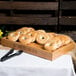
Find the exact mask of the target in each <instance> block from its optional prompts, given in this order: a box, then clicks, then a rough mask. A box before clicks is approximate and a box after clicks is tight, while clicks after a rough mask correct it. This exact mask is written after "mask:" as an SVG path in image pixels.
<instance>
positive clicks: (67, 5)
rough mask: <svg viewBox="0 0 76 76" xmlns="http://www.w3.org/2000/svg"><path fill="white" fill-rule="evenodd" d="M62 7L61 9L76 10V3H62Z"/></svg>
mask: <svg viewBox="0 0 76 76" xmlns="http://www.w3.org/2000/svg"><path fill="white" fill-rule="evenodd" d="M60 6H61V7H60V8H61V9H65V10H76V1H62V2H61V4H60Z"/></svg>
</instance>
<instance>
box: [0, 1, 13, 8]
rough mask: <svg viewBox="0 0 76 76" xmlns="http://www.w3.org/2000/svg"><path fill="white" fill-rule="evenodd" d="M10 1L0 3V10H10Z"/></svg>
mask: <svg viewBox="0 0 76 76" xmlns="http://www.w3.org/2000/svg"><path fill="white" fill-rule="evenodd" d="M11 4H12V3H11V2H10V1H0V9H12V5H11Z"/></svg>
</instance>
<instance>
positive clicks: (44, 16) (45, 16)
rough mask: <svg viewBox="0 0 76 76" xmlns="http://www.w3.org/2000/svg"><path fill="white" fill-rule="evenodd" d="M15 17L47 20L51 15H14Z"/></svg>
mask: <svg viewBox="0 0 76 76" xmlns="http://www.w3.org/2000/svg"><path fill="white" fill-rule="evenodd" d="M14 16H15V17H35V18H40V17H43V18H47V17H51V16H52V15H51V14H14Z"/></svg>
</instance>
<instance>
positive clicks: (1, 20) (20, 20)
mask: <svg viewBox="0 0 76 76" xmlns="http://www.w3.org/2000/svg"><path fill="white" fill-rule="evenodd" d="M0 24H27V25H28V24H31V25H56V24H57V18H56V17H51V18H32V17H0Z"/></svg>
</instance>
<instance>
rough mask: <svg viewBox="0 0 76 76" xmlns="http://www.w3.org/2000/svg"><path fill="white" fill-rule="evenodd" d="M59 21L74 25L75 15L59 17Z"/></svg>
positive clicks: (75, 23) (62, 23)
mask: <svg viewBox="0 0 76 76" xmlns="http://www.w3.org/2000/svg"><path fill="white" fill-rule="evenodd" d="M59 23H60V24H61V25H76V17H75V16H74V17H61V18H60V22H59Z"/></svg>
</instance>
